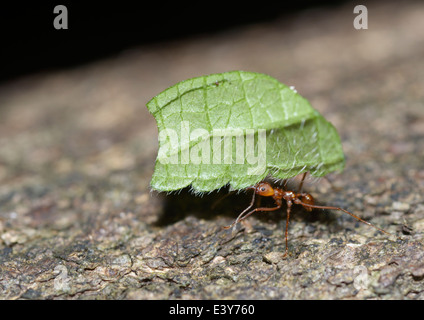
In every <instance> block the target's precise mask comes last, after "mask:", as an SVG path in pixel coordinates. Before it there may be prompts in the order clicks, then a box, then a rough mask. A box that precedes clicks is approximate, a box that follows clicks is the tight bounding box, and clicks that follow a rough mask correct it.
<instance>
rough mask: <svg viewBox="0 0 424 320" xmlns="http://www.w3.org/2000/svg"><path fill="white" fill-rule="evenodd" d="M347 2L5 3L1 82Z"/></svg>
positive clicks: (0, 23)
mask: <svg viewBox="0 0 424 320" xmlns="http://www.w3.org/2000/svg"><path fill="white" fill-rule="evenodd" d="M343 2H345V1H341V0H339V1H308V0H303V1H290V2H285V1H279V2H264V1H260V2H247V3H244V4H243V3H241V2H240V3H239V2H226V1H224V2H223V1H213V0H211V1H202V2H198V4H197V5H193V4H187V3H186V2H172V3H171V4H169V3H163V2H160V3H157V2H156V4H154V3H148V4H145V3H143V4H140V2H135V1H134V2H128V1H127V2H125V1H115V2H106V3H104V2H93V1H90V2H85V1H84V2H83V3H75V1H50V2H45V1H42V2H40V1H37V2H36V3H34V2H28V3H22V2H18V3H16V4H13V5H12V4H10V3H9V4H7V5H5V4H2V5H1V7H0V8H1V9H0V34H1V48H2V49H1V53H0V54H1V56H0V58H1V61H2V63H1V64H2V67H1V72H0V82H4V81H7V80H10V79H12V78H16V77H18V76H21V75H24V74H28V73H34V72H40V71H43V70H48V69H55V68H64V67H72V66H75V65H78V64H81V63H87V62H90V61H93V60H96V59H99V58H104V57H107V56H111V55H114V54H118V53H119V52H120V51H122V50H125V49H127V48H131V47H135V46H139V45H144V44H151V43H157V42H163V41H169V40H173V39H178V38H182V37H187V36H192V35H199V34H211V33H214V32H218V31H222V30H225V29H228V28H230V27H234V26H238V25H244V24H251V23H256V22H261V21H269V20H274V19H277V18H278V19H281V18H284V17H290V15H291V14H293V13H295V12H297V11H300V10H305V9H315V8H323V7H324V8H325V7H331V6H337V5H340V4H341V3H343ZM56 5H65V6H66V7H67V9H68V29H67V30H56V29H55V28H54V27H53V20H54V18H55V17H56V16H57V15H56V14H54V13H53V9H54V7H55V6H56Z"/></svg>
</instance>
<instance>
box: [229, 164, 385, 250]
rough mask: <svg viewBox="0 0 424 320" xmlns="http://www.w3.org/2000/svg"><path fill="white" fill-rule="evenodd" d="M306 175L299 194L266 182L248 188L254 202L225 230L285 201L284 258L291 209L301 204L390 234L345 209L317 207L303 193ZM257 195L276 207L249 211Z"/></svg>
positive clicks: (306, 207)
mask: <svg viewBox="0 0 424 320" xmlns="http://www.w3.org/2000/svg"><path fill="white" fill-rule="evenodd" d="M306 174H307V172H305V173H304V174H303V176H302V180H301V182H300V185H299V190H298V191H297V193H296V192H294V191H291V190H284V189H281V188H273V187H272V186H271V184H269V183H268V182H264V181H263V182H259V183H258V184H256V185H255V186H252V187H248V188H247V189H248V190H254V193H253V197H252V202H251V203H250V205H249V206H248V207H247V208H246V209H245V210H244V211H243V212H242V213H240V215H239V216H238V217H237V219H236V220H235V221H234V222H233V223H232V224H231V225H229V226H226V227H224V229H230V228H232V227H234V226H235V225H236V224H237V223H239V222H240V221H243V220H244V219H246V218H247V217H249V216H250V215H251V214H253V213H255V212H259V211H268V212H269V211H275V210H278V209H280V208H281V206H282V205H283V200H284V201H286V204H287V218H286V232H285V240H286V249H285V253H284V257H286V256H287V254H288V228H289V220H290V212H291V208H292V205H293V204H300V205H301V206H302V207H303V208H305V209H306V210H307V211H312V209H328V210H339V211H343V212H346V213H347V214H350V215H351V216H352V217H354V218H355V219H356V220H358V221H360V222H363V223H365V224H367V225H369V226H371V227H373V228H375V229H377V230H378V231H380V232H383V233H385V234H389V233H388V232H387V231H385V230H383V229H381V228H379V227H377V226H375V225H373V224H372V223H370V222H368V221H365V220H362V219H361V218H359V217H358V216H356V215H354V214H353V213H351V212H349V211H347V210H345V209H342V208H339V207H333V206H318V205H315V204H314V203H315V200H314V198H313V197H312V196H311V195H310V194H309V193H306V192H302V186H303V182H304V180H305V177H306ZM256 195H259V196H263V197H272V198H273V199H274V202H275V204H276V207H271V208H269V207H262V208H256V209H253V210H251V211H249V210H250V209H251V208H252V207H253V204H254V202H255V196H256Z"/></svg>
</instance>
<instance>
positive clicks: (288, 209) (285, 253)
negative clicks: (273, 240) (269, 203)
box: [283, 201, 292, 258]
mask: <svg viewBox="0 0 424 320" xmlns="http://www.w3.org/2000/svg"><path fill="white" fill-rule="evenodd" d="M291 206H292V202H291V201H287V218H286V233H285V239H286V251H285V252H284V255H283V258H285V257H287V254H288V253H289V240H288V239H289V237H288V235H289V220H290V212H291Z"/></svg>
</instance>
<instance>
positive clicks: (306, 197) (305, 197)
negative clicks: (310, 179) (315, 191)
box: [297, 193, 315, 211]
mask: <svg viewBox="0 0 424 320" xmlns="http://www.w3.org/2000/svg"><path fill="white" fill-rule="evenodd" d="M297 197H298V198H299V199H300V201H302V203H304V204H310V205H312V206H313V205H314V204H315V200H314V197H312V196H311V195H310V194H309V193H301V194H298V195H297ZM303 207H304V208H305V209H306V210H308V211H312V208H311V207H307V206H303Z"/></svg>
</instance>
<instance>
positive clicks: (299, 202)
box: [293, 199, 390, 235]
mask: <svg viewBox="0 0 424 320" xmlns="http://www.w3.org/2000/svg"><path fill="white" fill-rule="evenodd" d="M293 202H294V203H297V204H300V205H302V206H304V207H308V208H315V209H327V210H339V211H343V212H345V213H347V214H349V215H351V216H352V217H354V218H355V219H356V220H358V221H360V222H363V223H365V224H367V225H369V226H371V227H373V228H375V229H377V230H378V231H381V232H383V233H385V234H388V235H390V233H388V232H387V231H385V230H383V229H381V228H379V227H377V226H375V225H373V224H372V223H371V222H368V221H365V220H363V219H361V218H359V217H358V216H356V215H354V214H353V213H352V212H349V211H347V210H345V209H342V208H339V207H331V206H317V205H312V204H307V203H304V202H302V201H301V200H299V199H296V200H294V201H293Z"/></svg>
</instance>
